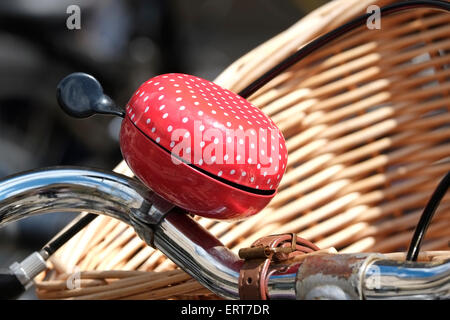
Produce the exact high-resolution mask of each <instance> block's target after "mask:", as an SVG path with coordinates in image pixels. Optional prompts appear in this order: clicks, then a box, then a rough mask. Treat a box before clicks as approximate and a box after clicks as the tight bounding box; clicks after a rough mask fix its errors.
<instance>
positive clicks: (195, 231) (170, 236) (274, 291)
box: [154, 210, 297, 299]
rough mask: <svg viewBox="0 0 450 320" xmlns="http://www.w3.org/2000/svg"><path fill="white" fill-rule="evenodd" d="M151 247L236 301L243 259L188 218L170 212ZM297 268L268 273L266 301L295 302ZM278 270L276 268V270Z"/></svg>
mask: <svg viewBox="0 0 450 320" xmlns="http://www.w3.org/2000/svg"><path fill="white" fill-rule="evenodd" d="M154 241H155V246H156V247H157V248H158V249H160V250H161V251H162V252H163V253H164V254H165V255H166V256H167V257H168V258H169V259H171V260H172V261H173V262H175V263H176V264H177V265H178V266H179V267H181V268H182V269H183V270H184V271H186V272H187V273H189V274H190V275H191V276H192V277H193V278H195V279H196V280H197V281H199V282H200V283H201V284H203V285H204V286H205V287H206V288H208V289H210V290H211V291H213V292H214V293H216V294H217V295H219V296H221V297H223V298H227V299H239V286H238V283H239V271H240V269H241V266H242V263H243V260H241V259H239V257H238V256H237V255H236V254H234V253H233V252H231V251H230V250H229V249H228V248H226V247H225V246H224V245H223V244H222V243H221V242H220V241H219V240H217V239H216V238H215V237H214V236H213V235H211V234H210V233H209V232H208V231H207V230H205V229H203V227H201V226H200V225H199V224H197V223H196V222H195V221H193V220H192V219H191V218H190V217H189V216H187V215H185V214H182V213H180V212H177V211H176V210H174V211H172V212H170V213H169V214H168V215H167V216H166V217H165V219H164V220H162V221H161V223H160V224H159V225H158V226H157V228H156V229H155V240H154ZM296 266H297V265H294V266H290V268H289V270H288V271H287V272H285V273H275V271H276V268H277V267H276V266H275V267H273V268H272V270H270V271H269V274H270V273H272V274H271V276H270V277H269V280H268V296H269V298H270V299H295V275H296V272H297V269H296ZM278 268H279V267H278Z"/></svg>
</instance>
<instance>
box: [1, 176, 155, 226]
mask: <svg viewBox="0 0 450 320" xmlns="http://www.w3.org/2000/svg"><path fill="white" fill-rule="evenodd" d="M148 196H151V194H150V193H149V191H148V190H147V189H146V188H145V187H144V186H143V185H141V184H140V183H139V182H137V181H136V180H134V179H130V178H128V177H125V176H123V175H119V174H115V173H112V172H102V171H98V170H92V169H85V168H72V167H59V168H58V167H56V168H48V169H42V170H37V171H30V172H25V173H22V174H20V175H15V176H12V177H8V178H6V179H5V180H3V181H0V226H2V225H5V224H7V223H10V222H13V221H16V220H19V219H22V218H25V217H28V216H31V215H36V214H42V213H51V212H83V211H89V212H92V213H96V214H105V215H108V216H111V217H113V218H116V219H119V220H121V221H123V222H125V223H127V224H131V222H130V219H131V218H130V215H131V214H132V213H134V214H136V213H137V212H148V210H149V208H150V206H151V204H150V203H149V202H148V201H147V200H146V198H147V197H148Z"/></svg>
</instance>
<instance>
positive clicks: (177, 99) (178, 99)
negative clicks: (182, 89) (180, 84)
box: [175, 97, 183, 102]
mask: <svg viewBox="0 0 450 320" xmlns="http://www.w3.org/2000/svg"><path fill="white" fill-rule="evenodd" d="M181 100H183V99H182V98H179V97H178V98H176V99H175V101H176V102H179V101H181Z"/></svg>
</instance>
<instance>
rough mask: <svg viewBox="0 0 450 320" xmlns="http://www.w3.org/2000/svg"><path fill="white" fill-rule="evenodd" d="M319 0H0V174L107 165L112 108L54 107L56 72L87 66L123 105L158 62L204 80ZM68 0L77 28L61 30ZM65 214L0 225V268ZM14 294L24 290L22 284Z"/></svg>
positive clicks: (112, 161) (115, 147)
mask: <svg viewBox="0 0 450 320" xmlns="http://www.w3.org/2000/svg"><path fill="white" fill-rule="evenodd" d="M325 2H327V0H277V1H274V0H246V1H240V0H189V1H186V0H79V1H76V0H39V1H36V0H3V1H1V2H0V178H3V177H5V176H7V175H10V174H13V173H17V172H20V171H25V170H30V169H34V168H38V167H44V166H53V165H85V166H91V167H98V168H104V169H112V168H113V167H114V166H115V165H116V164H117V163H118V162H119V161H120V160H121V154H120V149H119V144H118V132H119V126H120V119H119V118H110V117H95V116H94V117H92V118H89V119H87V120H83V121H79V120H74V119H73V118H69V117H68V116H66V115H65V114H64V113H63V112H61V111H60V110H59V107H58V105H57V103H56V99H55V89H56V85H57V83H58V82H59V80H61V79H62V78H63V77H64V76H65V75H67V74H69V73H71V72H75V71H83V72H87V73H91V74H93V75H94V76H95V77H97V78H98V79H99V80H100V82H101V83H102V85H103V87H104V89H105V92H106V93H107V94H108V95H109V96H111V97H112V98H113V99H114V100H115V101H116V102H117V103H118V104H120V105H124V104H125V103H126V102H127V100H128V98H129V97H130V95H131V94H132V92H133V91H134V90H136V88H137V87H138V86H139V85H140V84H141V83H142V82H143V81H145V80H147V79H148V78H150V77H152V76H155V75H158V74H161V73H167V72H181V73H188V74H194V75H197V76H200V77H203V78H206V79H209V80H213V79H214V78H215V77H216V76H217V75H219V74H220V72H221V71H222V70H223V69H225V68H226V67H227V66H228V65H229V64H231V63H232V62H233V61H235V60H236V59H238V58H239V57H240V56H242V55H243V54H245V53H246V52H248V51H249V50H251V49H253V48H254V47H256V46H257V45H259V44H261V43H262V42H264V41H265V40H268V39H270V38H271V37H273V36H275V35H277V34H278V33H280V32H281V31H283V30H285V29H286V28H288V27H289V26H291V25H292V24H294V23H295V22H296V21H297V20H299V19H300V18H301V17H303V16H304V15H305V14H307V13H308V12H310V11H311V10H313V9H315V8H317V7H319V6H320V5H322V4H324V3H325ZM70 5H78V6H79V8H80V10H81V12H80V13H81V15H80V18H81V20H80V22H81V25H80V26H81V28H80V29H79V30H78V29H74V30H69V29H68V28H67V26H66V20H67V19H68V18H69V16H70V15H71V13H67V12H66V10H67V8H68V6H70ZM72 218H73V215H70V214H64V215H57V214H56V215H47V216H40V217H33V218H29V219H26V220H23V221H20V222H19V223H16V224H13V225H9V226H7V227H5V228H3V229H0V268H2V267H3V268H4V267H8V266H9V265H10V264H11V263H12V262H14V261H17V260H21V259H23V258H24V257H26V255H27V254H28V253H30V252H32V251H34V250H36V249H38V248H40V247H41V246H42V245H43V244H45V243H46V242H47V241H48V240H49V239H50V238H51V237H52V236H53V235H54V234H56V233H57V231H58V230H60V229H61V228H62V227H63V226H64V225H65V224H67V223H68V222H69V221H70V220H71V219H72ZM23 298H33V290H30V291H29V292H28V293H27V294H26V295H25V296H24V297H23Z"/></svg>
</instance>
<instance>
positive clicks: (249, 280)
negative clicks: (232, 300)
mask: <svg viewBox="0 0 450 320" xmlns="http://www.w3.org/2000/svg"><path fill="white" fill-rule="evenodd" d="M316 250H319V248H318V247H317V246H316V245H314V244H313V243H311V242H309V241H307V240H305V239H302V238H300V237H297V236H296V235H295V234H279V235H271V236H267V237H264V238H261V239H258V240H257V241H255V242H254V243H253V244H252V246H251V247H250V248H244V249H241V250H240V251H239V255H240V256H241V258H243V259H244V260H245V262H244V264H243V266H242V268H241V271H240V274H239V296H240V298H241V299H242V300H266V299H267V293H266V290H267V278H268V277H267V272H268V270H269V266H270V264H271V263H272V261H273V260H275V261H284V260H287V259H289V258H291V257H293V256H295V255H298V254H304V253H309V252H313V251H316Z"/></svg>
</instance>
